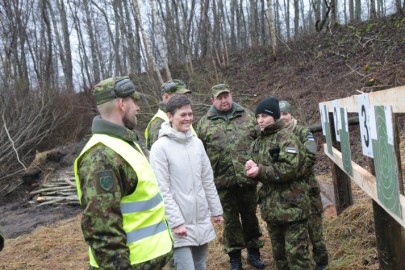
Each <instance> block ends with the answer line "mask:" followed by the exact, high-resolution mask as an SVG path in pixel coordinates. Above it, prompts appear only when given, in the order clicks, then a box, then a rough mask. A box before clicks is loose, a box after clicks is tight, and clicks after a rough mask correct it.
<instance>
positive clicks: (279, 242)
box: [267, 220, 313, 270]
mask: <svg viewBox="0 0 405 270" xmlns="http://www.w3.org/2000/svg"><path fill="white" fill-rule="evenodd" d="M267 230H268V231H269V235H270V240H271V246H272V251H273V257H274V261H275V262H276V267H277V270H303V269H312V268H313V266H312V263H311V260H310V259H309V250H308V221H307V220H301V221H295V222H289V223H284V224H274V223H269V222H267Z"/></svg>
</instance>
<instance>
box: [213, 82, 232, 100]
mask: <svg viewBox="0 0 405 270" xmlns="http://www.w3.org/2000/svg"><path fill="white" fill-rule="evenodd" d="M224 92H228V93H230V92H231V90H230V89H229V85H227V84H223V83H221V84H217V85H214V86H213V87H211V95H212V96H213V97H214V98H216V97H217V96H218V95H219V94H221V93H224Z"/></svg>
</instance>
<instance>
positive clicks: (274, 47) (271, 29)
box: [267, 0, 277, 58]
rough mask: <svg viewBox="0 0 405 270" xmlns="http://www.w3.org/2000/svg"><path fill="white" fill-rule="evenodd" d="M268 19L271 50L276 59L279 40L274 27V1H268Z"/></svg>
mask: <svg viewBox="0 0 405 270" xmlns="http://www.w3.org/2000/svg"><path fill="white" fill-rule="evenodd" d="M267 17H268V18H269V32H270V38H271V49H272V53H273V57H274V58H276V57H277V54H276V51H277V39H276V28H275V26H274V18H273V3H272V0H267Z"/></svg>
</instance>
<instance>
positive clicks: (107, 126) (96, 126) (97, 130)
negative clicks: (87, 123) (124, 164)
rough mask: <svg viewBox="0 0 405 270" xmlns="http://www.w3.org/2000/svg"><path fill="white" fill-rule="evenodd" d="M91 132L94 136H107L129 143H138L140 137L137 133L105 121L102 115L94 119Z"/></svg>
mask: <svg viewBox="0 0 405 270" xmlns="http://www.w3.org/2000/svg"><path fill="white" fill-rule="evenodd" d="M91 132H92V133H93V134H106V135H109V136H112V137H116V138H119V139H121V140H124V141H128V142H133V141H138V136H137V135H136V134H135V132H133V131H131V130H129V129H127V128H125V127H122V126H119V125H117V124H114V123H113V122H110V121H107V120H104V119H103V118H101V116H100V115H98V116H96V117H94V118H93V123H92V126H91Z"/></svg>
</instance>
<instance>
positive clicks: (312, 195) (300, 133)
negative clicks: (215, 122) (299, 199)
mask: <svg viewBox="0 0 405 270" xmlns="http://www.w3.org/2000/svg"><path fill="white" fill-rule="evenodd" d="M279 105H280V113H281V116H280V117H281V118H282V119H284V121H285V123H286V124H285V129H286V130H287V131H288V132H292V133H294V134H295V135H296V136H297V137H298V139H299V140H300V141H301V143H302V144H303V145H304V147H305V149H306V151H307V155H306V170H305V171H306V173H305V178H306V179H307V182H308V184H309V187H310V189H309V199H310V201H311V214H310V216H309V218H308V233H309V239H310V240H311V243H312V254H313V258H314V261H315V263H316V267H315V270H324V269H327V266H328V251H327V249H326V244H325V240H324V238H323V228H322V214H323V206H322V199H321V189H320V187H319V184H318V182H317V181H316V178H315V172H314V169H313V166H314V165H315V161H316V148H317V145H316V142H315V139H314V136H313V135H312V133H311V131H309V129H308V128H306V127H303V126H301V125H298V124H297V120H296V119H295V118H294V117H293V115H292V107H291V104H290V103H289V102H288V101H285V100H281V101H280V104H279Z"/></svg>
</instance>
